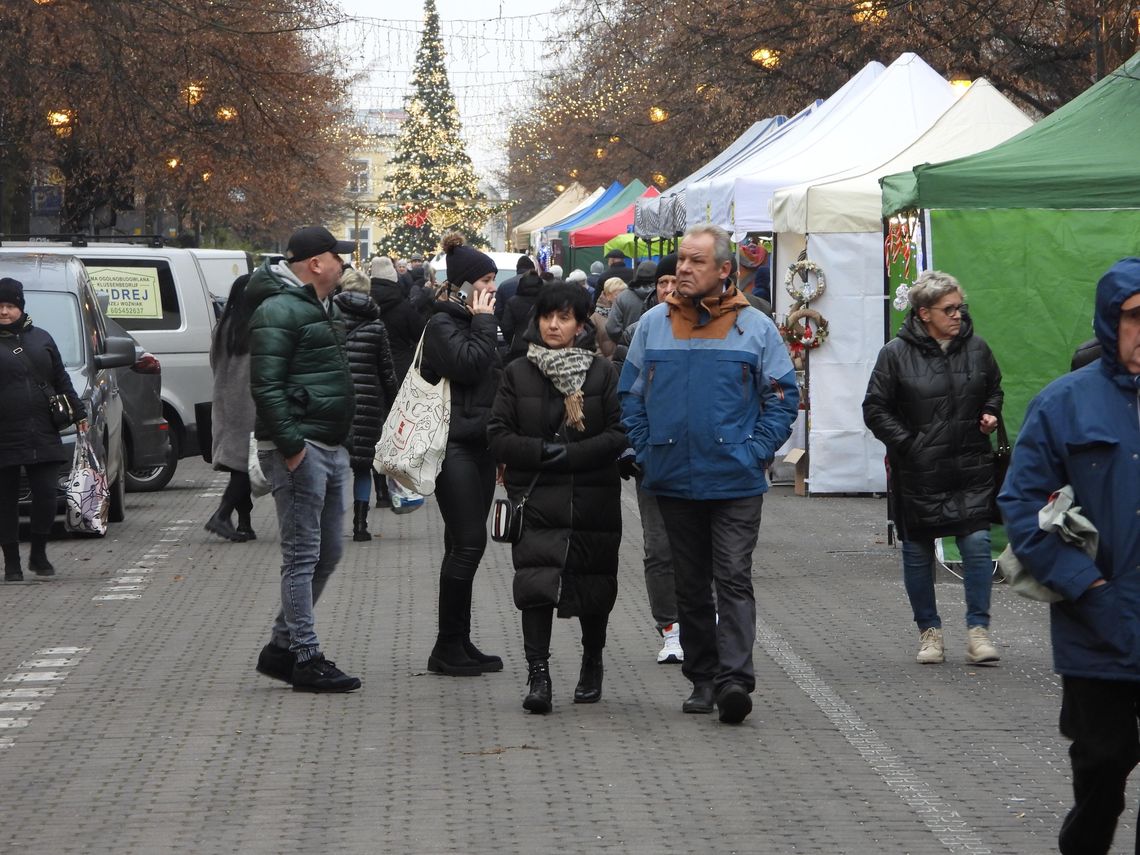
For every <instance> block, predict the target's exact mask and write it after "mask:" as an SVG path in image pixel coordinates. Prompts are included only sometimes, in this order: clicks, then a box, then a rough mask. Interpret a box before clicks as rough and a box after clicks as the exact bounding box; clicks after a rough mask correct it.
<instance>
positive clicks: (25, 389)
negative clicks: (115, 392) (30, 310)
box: [0, 314, 86, 466]
mask: <svg viewBox="0 0 1140 855" xmlns="http://www.w3.org/2000/svg"><path fill="white" fill-rule="evenodd" d="M17 347H22V348H24V353H23V356H27V357H28V359H29V360H31V362H32V364H33V365H35V366H36V369H37V370H38V373H39V376H40V377H42V378H43V382H44V383H46V384H48V385H49V386H50V387H51V388H50V389H49V390H48V391H47V395H55V394H60V395H67V398H68V400H69V401H71V408H72V410H73V411H74V412H75V413H76V415H77V418H78V419H83V418H86V410H85V409H84V406H83V402H82V401H80V400H79V396H78V395H76V394H75V388H74V387H73V386H72V385H71V377H69V376H68V373H67V369H66V368H64V367H63V359H62V358H61V357H60V355H59V348H57V347H56V345H55V340H54V339H52V337H51V334H50V333H49V332H47V330H42V329H40V328H39V327H36V326H32V319H31V318H30V317H28V315H26V314H25V315H23V316H22V317H21V318H20V320H18V321H16V322H15V323H12V324H7V325H3V326H0V400H2V401H3V402H4V406H3V407H2V408H0V466H17V465H19V464H21V463H49V462H52V461H57V462H63V461H68V459H69V458H68V454H67V452H66V451H65V450H64V448H63V443H62V441H61V440H60V438H59V431H57V430H56V429H55V426H54V425H53V424H52V421H51V411H50V410H49V409H48V399H47V395H45V394H44V392H41V391H40V387H39V384H38V382H37V380H36V378H35V375H34V374H33V373H32V371H31V369H30V368H29V366H28V363H27V360H25V359H23V358H22V356H21V355H17V354H16V353H14V352H13V351H14V350H15V348H17Z"/></svg>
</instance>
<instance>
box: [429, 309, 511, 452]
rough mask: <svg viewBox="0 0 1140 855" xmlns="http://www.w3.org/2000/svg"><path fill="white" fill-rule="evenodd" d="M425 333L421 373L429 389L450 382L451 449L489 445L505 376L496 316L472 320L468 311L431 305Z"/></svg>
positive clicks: (449, 437) (485, 315) (479, 316)
mask: <svg viewBox="0 0 1140 855" xmlns="http://www.w3.org/2000/svg"><path fill="white" fill-rule="evenodd" d="M432 310H433V312H434V314H433V315H432V316H431V320H430V321H428V325H427V329H426V330H425V331H424V354H423V365H422V371H423V375H424V378H425V379H426V380H427V381H428V382H429V383H438V382H439V378H440V377H446V378H447V379H448V380H450V381H451V424H450V426H449V428H448V432H447V441H448V443H452V442H463V443H468V444H472V445H477V446H480V447H485V446H486V444H487V419H489V418H490V416H491V404H493V403H494V401H495V390H496V389H497V388H498V386H499V376H500V375H501V374H502V370H503V369H502V362H501V361H500V359H499V350H498V345H499V334H498V333H499V326H498V324H496V323H495V316H494V315H493V314H479V315H473V314H472V313H471V312H470V311H469V310H468V309H467V307H466V306H461V305H459V304H457V303H452V302H449V301H445V300H436V301H435V302H434V303H433V304H432Z"/></svg>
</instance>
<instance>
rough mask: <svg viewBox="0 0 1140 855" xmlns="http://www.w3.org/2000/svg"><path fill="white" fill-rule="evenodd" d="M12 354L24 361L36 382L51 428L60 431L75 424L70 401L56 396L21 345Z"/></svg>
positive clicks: (64, 397)
mask: <svg viewBox="0 0 1140 855" xmlns="http://www.w3.org/2000/svg"><path fill="white" fill-rule="evenodd" d="M12 353H14V354H15V355H16V356H18V357H20V359H22V360H24V365H26V366H27V367H28V372H29V373H30V374H31V375H32V379H33V380H35V381H36V385H37V386H38V387H39V389H40V391H41V392H42V393H43V395H44V397H45V398H47V402H48V412H49V413H50V415H51V423H52V426H53V427H54V428H55V429H56V430H57V431H61V430H63V429H64V428H66V427H67V426H68V425H71V424H74V423H75V410H74V409H72V406H71V399H70V398H68V397H67V395H60V394H57V393H56V391H55V390H54V389H53V388H52V387H51V386H50V385H49V384H48V382H47V381H46V380H44V378H43V377H42V376H41V375H40V372H39V370H38V369H37V368H36V364H35V363H34V362H32V360H31V359H29V358H28V355H27V353H25V352H24V348H23V346H22V345H17V346H16V347H13V348H12Z"/></svg>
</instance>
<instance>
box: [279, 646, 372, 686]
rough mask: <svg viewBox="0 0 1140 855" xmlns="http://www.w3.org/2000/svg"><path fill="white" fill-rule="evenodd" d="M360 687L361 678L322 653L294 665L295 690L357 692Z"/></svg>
mask: <svg viewBox="0 0 1140 855" xmlns="http://www.w3.org/2000/svg"><path fill="white" fill-rule="evenodd" d="M359 688H360V679H359V678H357V677H350V676H348V675H347V674H345V673H344V672H343V671H341V670H340V669H339V668H337V667H336V664H335V663H334V662H330V661H329V660H328V659H325V657H324V654H322V653H318V654H317V655H316V656H314V657H313V658H312V659H309V660H307V661H305V662H297V663H296V664H295V665H294V666H293V691H294V692H355V691H356V690H357V689H359Z"/></svg>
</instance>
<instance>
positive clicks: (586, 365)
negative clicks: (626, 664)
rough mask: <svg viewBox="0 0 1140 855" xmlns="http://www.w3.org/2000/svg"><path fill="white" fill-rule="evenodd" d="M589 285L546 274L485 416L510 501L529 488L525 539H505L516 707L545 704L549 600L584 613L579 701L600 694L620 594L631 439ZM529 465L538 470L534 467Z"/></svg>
mask: <svg viewBox="0 0 1140 855" xmlns="http://www.w3.org/2000/svg"><path fill="white" fill-rule="evenodd" d="M589 312H590V299H589V295H588V294H587V293H586V292H585V291H584V290H583V289H582V288H580V287H579V286H577V285H567V284H551V285H545V286H543V288H542V291H541V292H540V293H539V295H538V300H537V301H536V303H535V307H534V320H533V321H532V323H531V325H530V327H529V329H528V330H527V332H526V334H525V338H526V340H527V344H528V347H527V351H526V358H525V359H517V360H515V361H514V362H512V363H511V364H510V365H508V366H507V368H506V370H505V371H504V373H503V382H502V385H501V386H500V387H499V393H498V395H497V396H496V397H495V407H494V410H493V412H492V415H491V422H490V424H489V425H488V426H487V436H488V438H489V439H490V443H491V450H492V451H493V452H494V454H495V457H496V458H497V459H498V460H499V461H500V462H502V463H504V464H505V465H506V470H505V474H504V479H503V480H504V483H505V484H506V488H507V495H508V496H509V497H510V500H511V502H512V503H517V502H518V501H519V500H520V499H521V498H522V497H523V495H524V494H526V493H527V490H528V488H530V485H531V483H532V482H533V483H534V486H533V489H530V493H529V498H528V500H527V503H526V505H525V510H524V522H523V532H522V538H521V540H520V541H519V542H518V543H516V544H515V545H514V547H513V549H512V555H513V558H514V565H515V578H514V599H515V605H516V606H518V608H519V609H521V610H522V628H523V648H524V650H525V652H526V659H527V664H528V666H529V693H528V694H527V696H526V699H525V700H524V701H523V707H524V708H525V709H527V710H530V711H531V712H534V713H546V712H549V711H550V709H551V694H552V692H551V684H550V671H549V667H548V664H547V663H548V660H549V659H550V635H551V625H552V623H553V617H554V609H555V607H557V608H558V615H559V617H577V618H578V619H579V621H580V622H581V625H582V648H583V655H582V670H581V675H580V678H579V681H578V686H577V688H575V690H574V702H575V703H594V702H596V701H598V700H600V699H601V696H602V648H604V647H605V643H606V626H607V624H608V622H609V614H610V611H611V610H612V609H613V606H614V601H615V599H616V598H617V565H618V547H619V546H620V545H621V480H620V477H619V475H618V467H617V458H618V455H619V454H620V453H621V452H622V450H623V449H625V447H626V445H627V442H626V436H625V429H624V428H623V427H622V424H621V404H620V403H619V402H618V396H617V375H616V374H615V372H614V370H613V366H612V365H611V364H610V362H609V360H607V359H606V358H605V357H602V356H598V355H596V354H595V352H594V351H595V348H594V340H593V339H594V336H593V329H592V327H591V326H590V325H589V320H588V318H589ZM536 475H537V480H535V476H536Z"/></svg>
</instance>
